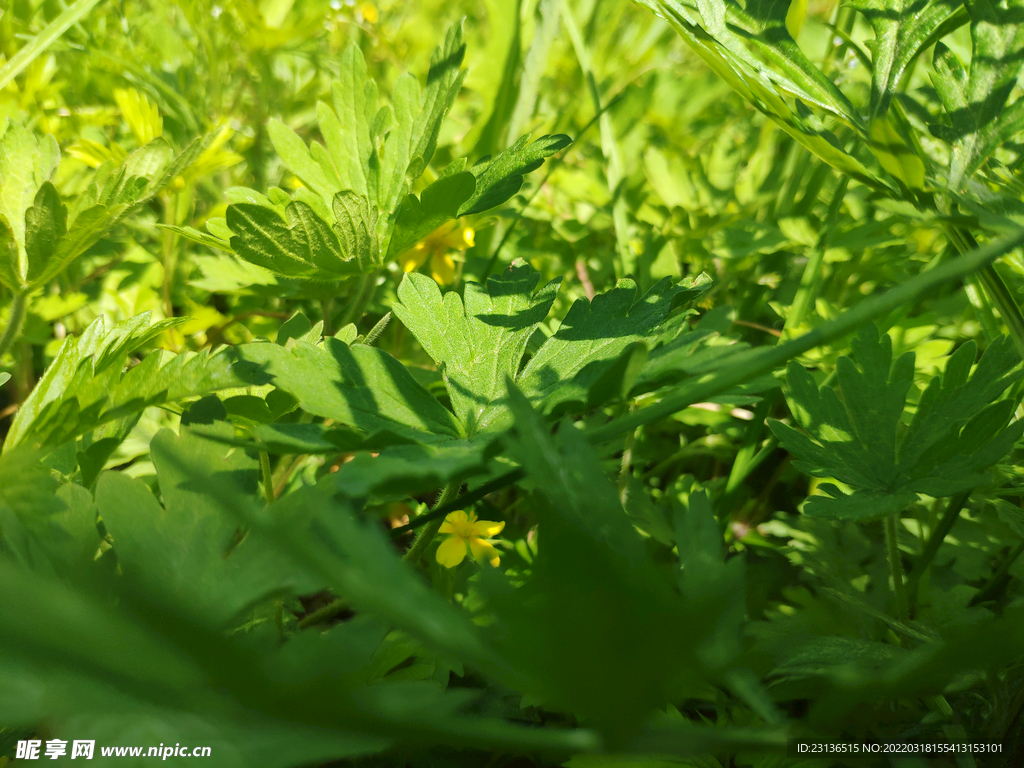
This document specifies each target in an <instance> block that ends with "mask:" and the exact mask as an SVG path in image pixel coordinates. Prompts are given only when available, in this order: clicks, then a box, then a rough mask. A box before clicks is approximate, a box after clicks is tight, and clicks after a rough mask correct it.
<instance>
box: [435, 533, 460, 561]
mask: <svg viewBox="0 0 1024 768" xmlns="http://www.w3.org/2000/svg"><path fill="white" fill-rule="evenodd" d="M465 557H466V542H465V541H463V540H462V539H460V538H459V537H458V536H449V537H448V538H447V539H445V540H444V541H442V542H441V546H439V547H438V548H437V562H439V563H440V564H441V565H443V566H444V567H445V568H454V567H455V566H456V565H458V564H459V563H461V562H462V561H463V560H464V559H465Z"/></svg>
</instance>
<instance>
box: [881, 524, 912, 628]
mask: <svg viewBox="0 0 1024 768" xmlns="http://www.w3.org/2000/svg"><path fill="white" fill-rule="evenodd" d="M897 518H898V516H897V515H895V514H892V515H889V516H888V517H887V518H885V543H886V548H887V550H888V553H889V570H890V572H891V573H892V591H893V594H894V595H895V596H896V610H897V613H898V615H899V620H900V621H906V620H907V618H908V617H909V615H910V612H909V611H908V610H907V588H906V585H904V583H903V568H902V566H901V565H900V547H899V541H898V540H897V538H896V533H897V529H896V526H897Z"/></svg>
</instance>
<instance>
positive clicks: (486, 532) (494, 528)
mask: <svg viewBox="0 0 1024 768" xmlns="http://www.w3.org/2000/svg"><path fill="white" fill-rule="evenodd" d="M504 527H505V523H504V522H500V523H494V522H491V521H490V520H481V521H480V522H479V523H477V524H476V525H474V526H473V533H474V534H476V535H477V536H481V537H483V538H489V537H491V536H497V535H498V534H499V533H501V531H502V529H503V528H504Z"/></svg>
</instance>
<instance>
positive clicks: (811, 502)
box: [769, 326, 1024, 520]
mask: <svg viewBox="0 0 1024 768" xmlns="http://www.w3.org/2000/svg"><path fill="white" fill-rule="evenodd" d="M975 352H976V347H975V346H974V344H973V343H969V344H965V345H963V346H962V347H961V348H960V349H959V350H957V352H956V353H954V354H953V355H952V356H951V357H950V358H949V361H948V362H947V365H946V372H945V374H944V375H943V376H941V377H940V376H936V377H934V378H933V379H932V381H931V382H930V383H929V385H928V387H927V389H926V390H925V391H924V393H923V394H922V396H921V400H920V402H919V403H918V407H917V412H916V413H915V414H914V417H913V418H912V419H911V421H910V424H909V425H905V424H904V423H903V421H902V416H903V411H904V407H905V401H906V396H907V392H908V390H909V388H910V386H911V384H912V383H913V375H914V353H913V352H908V353H906V354H905V355H903V356H901V357H900V359H899V360H897V361H896V362H895V364H893V362H892V343H891V341H890V340H889V337H888V335H886V334H882V335H881V337H879V335H878V332H877V330H876V329H875V328H874V327H873V326H865V327H864V328H863V329H862V330H861V332H860V334H859V335H858V337H857V339H856V340H855V342H854V345H853V353H854V360H855V361H856V365H855V364H854V360H851V359H850V358H848V357H840V358H839V359H838V360H837V361H836V373H837V378H838V382H839V389H840V391H841V393H842V399H840V398H839V396H838V394H837V393H836V391H835V390H833V389H832V388H830V387H820V388H819V387H818V386H817V385H816V384H815V383H814V380H813V379H812V377H811V375H810V374H809V373H808V372H807V371H806V370H804V369H803V368H802V367H801V366H799V365H798V364H796V363H795V362H791V363H790V364H789V368H788V369H787V372H786V379H787V381H788V383H789V387H790V395H789V396H790V408H791V410H792V412H793V414H794V416H795V417H796V418H797V420H798V421H799V422H800V423H801V424H802V426H803V427H804V429H806V430H807V434H804V433H801V432H799V431H797V430H796V429H794V428H792V427H789V426H787V425H785V424H782V423H781V422H777V421H774V420H772V421H770V422H769V425H770V427H771V429H772V431H773V432H774V433H775V435H776V437H778V438H779V441H780V442H781V443H782V445H783V447H784V448H786V449H787V450H788V451H790V453H792V454H793V455H794V456H795V457H796V458H797V459H798V460H797V461H796V462H794V466H796V467H797V468H798V469H801V470H802V471H804V472H807V473H809V474H812V475H815V476H817V477H826V478H835V479H837V480H839V481H841V482H843V483H846V484H847V485H848V486H850V487H851V488H852V490H853V492H852V493H849V494H848V493H845V492H843V491H842V490H840V489H839V488H838V487H837V486H835V485H833V484H831V483H825V484H823V485H822V486H821V489H822V490H823V491H825V492H826V493H827V494H828V495H827V496H811V497H810V498H809V499H808V501H807V506H806V507H805V512H806V513H807V514H808V515H812V516H817V517H828V518H832V519H852V520H864V519H871V518H877V517H883V516H885V515H887V514H892V513H897V512H899V511H900V510H901V509H903V508H905V507H906V506H907V505H908V504H910V503H911V502H913V501H914V500H915V499H916V498H917V494H918V493H925V494H928V495H930V496H936V497H938V496H950V495H953V494H955V493H958V492H959V491H963V490H967V489H969V488H972V487H974V486H975V485H979V484H981V483H982V482H984V481H985V479H986V478H985V475H984V472H985V471H986V470H987V469H988V468H990V467H991V466H992V465H994V464H995V463H996V462H997V461H999V460H1000V459H1001V458H1002V457H1003V456H1004V455H1005V454H1006V453H1007V452H1008V451H1009V450H1010V449H1011V448H1012V446H1013V443H1014V441H1015V440H1016V439H1017V438H1018V437H1020V435H1021V433H1022V432H1024V422H1020V421H1018V422H1017V423H1015V424H1013V425H1012V426H1010V427H1007V426H1006V423H1007V421H1008V420H1009V418H1010V416H1011V415H1012V413H1013V402H1012V401H1008V400H1004V401H999V402H993V400H995V398H997V397H998V396H999V395H1000V393H1002V392H1003V391H1004V390H1005V389H1006V388H1007V387H1009V386H1010V385H1011V384H1012V383H1013V382H1015V381H1017V380H1018V379H1019V378H1020V377H1021V376H1022V375H1024V372H1022V371H1020V370H1016V368H1017V365H1018V364H1019V362H1020V358H1019V356H1018V355H1017V354H1016V352H1015V350H1014V347H1013V344H1012V342H1010V341H1009V340H1008V339H1006V338H1005V337H1002V338H1000V339H998V340H997V341H995V342H993V344H992V345H991V346H990V347H989V349H988V350H986V352H985V354H984V355H983V356H982V358H981V360H979V361H978V365H977V368H976V370H975V372H974V374H973V375H969V373H970V369H971V365H972V363H973V362H974V356H975Z"/></svg>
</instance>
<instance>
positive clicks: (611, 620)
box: [481, 384, 714, 741]
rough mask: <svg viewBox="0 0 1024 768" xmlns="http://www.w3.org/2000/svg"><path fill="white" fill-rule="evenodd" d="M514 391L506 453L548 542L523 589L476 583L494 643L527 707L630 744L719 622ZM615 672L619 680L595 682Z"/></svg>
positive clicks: (587, 461) (600, 479)
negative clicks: (484, 593)
mask: <svg viewBox="0 0 1024 768" xmlns="http://www.w3.org/2000/svg"><path fill="white" fill-rule="evenodd" d="M510 390H511V391H510V403H511V408H512V411H513V413H514V419H515V433H514V435H511V434H510V435H509V436H508V438H507V439H506V442H507V445H508V451H509V453H510V454H511V455H512V457H513V458H515V459H516V460H517V461H518V462H520V464H521V465H522V466H523V468H524V470H525V471H526V474H527V477H528V478H529V479H530V481H531V483H532V485H533V487H535V488H536V489H537V492H536V494H535V498H536V500H537V503H536V504H535V505H534V509H535V510H536V515H537V518H538V522H539V536H540V540H541V542H542V543H541V546H540V549H539V553H538V555H537V557H536V559H535V560H534V562H533V565H532V567H531V574H530V577H529V579H528V580H527V582H526V584H525V585H523V586H522V587H520V588H518V589H515V590H512V589H511V588H509V587H508V585H507V583H506V582H504V580H503V579H501V578H500V577H498V576H497V575H496V574H492V573H490V572H489V571H485V572H484V573H482V574H481V576H482V577H485V578H482V579H481V583H482V585H484V586H485V587H486V588H488V592H489V593H490V600H489V605H490V607H491V610H492V611H493V612H494V613H495V614H496V615H497V617H498V622H497V626H498V627H500V632H496V633H495V634H496V641H498V642H500V644H501V645H500V647H501V649H502V651H503V652H504V653H505V654H507V655H508V657H509V658H510V660H511V661H512V662H513V663H514V664H515V668H516V669H517V671H518V673H519V674H520V675H522V676H523V677H524V678H525V679H524V682H523V683H522V685H523V686H524V688H525V690H526V691H527V692H528V693H530V694H531V695H532V696H534V697H538V698H541V699H542V700H544V701H550V702H551V705H553V706H555V707H557V708H565V709H568V710H569V711H572V712H577V713H579V714H580V715H582V716H584V717H586V718H587V719H588V720H589V721H591V722H593V723H595V724H597V725H599V726H600V727H601V728H602V730H604V731H605V732H606V734H608V738H609V740H611V741H614V739H615V738H616V737H617V736H618V737H623V738H627V734H635V730H634V729H635V728H636V727H637V724H638V723H639V722H640V721H642V720H644V719H645V718H646V717H647V716H649V715H650V713H651V712H652V711H653V710H654V709H656V708H659V707H661V706H663V705H664V701H665V700H666V698H671V696H672V694H671V693H670V691H672V690H673V686H675V685H678V684H680V682H681V681H682V679H684V678H685V677H686V675H687V674H690V673H692V672H695V671H696V670H697V669H699V668H700V664H699V662H697V661H696V659H695V658H694V656H693V650H694V648H695V647H696V645H697V644H699V642H700V641H701V640H702V639H703V638H704V637H706V635H707V633H708V632H709V630H710V629H711V625H712V623H713V621H714V618H713V615H712V614H710V613H709V612H707V611H705V610H703V609H702V607H698V606H695V605H691V604H689V603H688V602H687V601H685V600H684V599H682V597H681V596H680V595H679V594H678V593H677V592H676V591H675V590H674V589H672V588H671V587H670V586H669V584H668V583H667V582H666V581H665V580H664V579H663V578H662V576H661V575H660V574H659V573H658V571H657V569H656V567H655V566H654V564H653V562H652V560H651V559H650V558H649V557H648V556H647V552H646V549H645V546H644V541H643V539H641V538H640V535H639V534H638V533H637V531H636V529H635V528H634V527H633V525H632V522H631V521H630V519H629V517H628V516H627V515H626V513H625V511H624V510H623V509H622V505H621V504H620V502H619V498H618V493H617V491H616V490H615V488H614V486H613V485H612V484H611V483H610V482H609V481H608V479H607V478H606V477H605V473H604V471H603V470H602V468H601V463H600V461H599V460H598V457H597V456H596V455H595V453H594V451H593V449H592V448H591V447H590V446H589V445H588V444H587V441H586V438H585V437H584V436H583V434H582V433H581V432H580V431H579V430H577V429H574V428H573V427H572V425H571V424H569V423H565V424H562V425H561V427H560V429H559V430H558V433H557V435H556V436H555V437H552V436H551V435H550V434H549V430H548V426H547V425H546V423H545V421H544V420H543V419H542V418H541V415H540V414H538V413H537V412H535V411H533V409H532V408H531V407H530V404H529V402H528V401H527V400H526V398H525V397H524V396H523V395H522V394H520V393H519V392H518V391H516V389H515V388H514V387H513V386H512V385H511V384H510ZM486 577H490V578H486ZM684 627H685V628H684ZM611 664H613V665H615V666H616V667H617V668H618V669H619V671H620V672H621V673H622V674H621V675H618V674H617V675H613V676H611V677H609V676H607V675H603V674H601V673H600V670H602V669H608V668H609V665H611ZM687 670H690V672H688V671H687Z"/></svg>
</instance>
